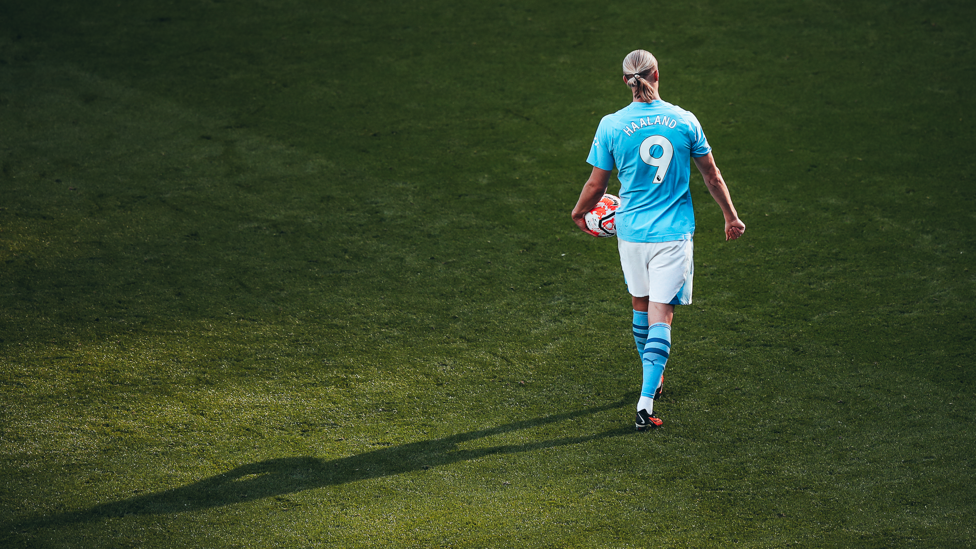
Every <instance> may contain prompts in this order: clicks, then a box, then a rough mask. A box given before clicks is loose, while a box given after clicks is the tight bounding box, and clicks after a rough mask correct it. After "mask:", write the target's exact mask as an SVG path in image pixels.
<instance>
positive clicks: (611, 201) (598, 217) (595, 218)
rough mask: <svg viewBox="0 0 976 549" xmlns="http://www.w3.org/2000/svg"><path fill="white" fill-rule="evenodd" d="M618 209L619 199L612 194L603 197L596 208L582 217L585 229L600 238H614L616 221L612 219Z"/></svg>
mask: <svg viewBox="0 0 976 549" xmlns="http://www.w3.org/2000/svg"><path fill="white" fill-rule="evenodd" d="M619 207H620V199H619V198H617V197H616V196H613V195H612V194H605V195H603V198H601V199H600V201H599V202H597V204H596V207H595V208H593V209H592V210H590V211H589V212H587V214H586V215H585V216H584V217H583V219H585V220H586V228H587V229H589V230H591V231H593V232H595V233H596V235H597V236H599V237H601V238H605V237H608V236H616V234H617V221H616V219H614V215H615V214H616V212H617V208H619Z"/></svg>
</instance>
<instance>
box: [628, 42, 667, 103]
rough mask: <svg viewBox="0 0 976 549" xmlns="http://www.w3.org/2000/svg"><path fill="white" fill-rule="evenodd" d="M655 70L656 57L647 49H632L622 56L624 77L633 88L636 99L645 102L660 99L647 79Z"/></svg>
mask: <svg viewBox="0 0 976 549" xmlns="http://www.w3.org/2000/svg"><path fill="white" fill-rule="evenodd" d="M656 70H657V59H655V58H654V56H653V55H651V52H649V51H645V50H634V51H632V52H630V53H629V54H627V57H624V77H625V78H626V79H627V85H628V86H630V87H631V88H634V96H635V97H636V98H637V99H640V100H641V101H645V102H647V103H650V102H651V101H654V100H655V99H660V97H658V96H657V93H656V92H655V91H654V87H653V86H652V85H651V82H650V81H649V80H647V78H648V77H649V76H650V75H651V73H652V72H654V71H656Z"/></svg>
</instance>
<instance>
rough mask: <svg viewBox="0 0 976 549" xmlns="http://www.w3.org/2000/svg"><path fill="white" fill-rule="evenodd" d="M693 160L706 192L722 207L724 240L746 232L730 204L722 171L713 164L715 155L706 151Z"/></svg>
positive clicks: (744, 226) (730, 198)
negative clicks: (706, 189) (706, 188)
mask: <svg viewBox="0 0 976 549" xmlns="http://www.w3.org/2000/svg"><path fill="white" fill-rule="evenodd" d="M694 160H695V166H697V167H698V171H700V172H701V174H702V177H703V178H704V179H705V185H706V186H707V187H708V192H709V193H711V195H712V198H714V199H715V202H716V203H717V204H718V207H719V208H722V215H724V216H725V240H735V239H737V238H739V237H740V236H742V233H744V232H746V224H745V223H743V222H742V220H741V219H739V214H738V213H736V211H735V206H733V205H732V197H731V196H729V187H728V186H727V185H726V184H725V179H723V178H722V172H720V171H719V169H718V166H717V165H716V164H715V157H713V156H712V153H708V154H706V155H705V156H699V157H695V158H694Z"/></svg>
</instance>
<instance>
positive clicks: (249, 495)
mask: <svg viewBox="0 0 976 549" xmlns="http://www.w3.org/2000/svg"><path fill="white" fill-rule="evenodd" d="M625 402H629V401H624V400H621V401H620V402H616V403H614V404H608V405H604V406H598V407H593V408H585V409H583V410H577V411H574V412H567V413H562V414H554V415H550V416H545V417H540V418H532V419H527V420H524V421H517V422H513V423H508V424H505V425H500V426H498V427H492V428H488V429H481V430H477V431H469V432H467V433H460V434H457V435H451V436H448V437H444V438H439V439H435V440H429V441H422V442H413V443H410V444H403V445H400V446H394V447H390V448H384V449H381V450H375V451H372V452H367V453H365V454H359V455H356V456H350V457H346V458H339V459H332V460H323V459H318V458H312V457H291V458H278V459H269V460H266V461H262V462H259V463H251V464H248V465H242V466H240V467H237V468H236V469H233V470H231V471H228V472H226V473H223V474H220V475H216V476H212V477H210V478H206V479H203V480H201V481H199V482H194V483H193V484H188V485H186V486H183V487H180V488H174V489H172V490H166V491H164V492H158V493H155V494H146V495H141V496H136V497H132V498H129V499H124V500H121V501H116V502H112V503H104V504H101V505H96V506H94V507H91V508H89V509H85V510H81V511H72V512H67V513H61V514H58V515H52V516H47V517H40V518H36V519H29V520H26V521H21V522H17V523H13V524H10V523H8V525H7V527H5V528H4V529H3V530H4V531H6V532H22V533H23V532H26V531H30V530H36V529H40V528H45V527H56V526H64V525H68V524H72V523H82V522H94V521H97V520H101V519H104V518H107V517H125V516H138V515H161V514H171V513H182V512H187V511H197V510H201V509H210V508H214V507H222V506H225V505H232V504H235V503H241V502H246V501H252V500H257V499H263V498H268V497H273V496H282V495H287V494H293V493H296V492H302V491H304V490H311V489H315V488H322V487H326V486H335V485H339V484H344V483H347V482H355V481H358V480H365V479H372V478H378V477H386V476H393V475H398V474H401V473H406V472H410V471H416V470H425V469H430V468H432V467H438V466H442V465H449V464H451V463H455V462H459V461H467V460H473V459H478V458H482V457H485V456H491V455H496V454H516V453H520V452H530V451H533V450H541V449H545V448H553V447H557V446H566V445H571V444H581V443H584V442H589V441H593V440H600V439H605V438H610V437H615V436H621V435H624V434H628V433H633V431H632V430H630V429H625V428H624V427H623V426H621V427H620V428H617V429H612V430H608V431H604V432H601V433H596V434H588V435H579V436H569V437H562V438H554V439H550V440H542V441H536V442H529V443H525V444H506V445H500V446H490V447H485V448H475V449H470V450H464V449H458V448H457V446H458V445H459V444H461V443H464V442H469V441H473V440H476V439H480V438H485V437H490V436H494V435H499V434H502V433H508V432H511V431H518V430H522V429H529V428H534V427H540V426H544V425H548V424H551V423H556V422H560V421H566V420H571V419H576V418H580V417H584V416H588V415H592V414H596V413H599V412H603V411H607V410H611V409H615V408H619V407H621V406H624V405H625Z"/></svg>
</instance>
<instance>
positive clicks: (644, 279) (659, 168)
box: [572, 50, 746, 431]
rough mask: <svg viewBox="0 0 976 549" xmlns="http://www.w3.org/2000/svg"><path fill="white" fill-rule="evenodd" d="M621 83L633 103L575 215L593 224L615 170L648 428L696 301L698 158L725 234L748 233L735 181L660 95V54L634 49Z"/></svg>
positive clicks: (599, 154) (692, 124)
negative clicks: (685, 312)
mask: <svg viewBox="0 0 976 549" xmlns="http://www.w3.org/2000/svg"><path fill="white" fill-rule="evenodd" d="M623 73H624V75H623V79H624V83H626V84H627V85H628V86H630V88H631V92H632V94H633V102H632V103H631V104H630V105H627V106H626V107H624V108H623V109H620V110H619V111H617V112H615V113H613V114H609V115H607V116H604V117H603V119H602V120H601V121H600V125H599V126H598V127H597V130H596V137H594V139H593V145H592V146H591V147H590V153H589V156H588V157H587V159H586V161H587V162H588V163H589V164H590V165H591V166H593V171H592V172H591V173H590V177H589V179H588V180H587V181H586V184H585V185H583V191H582V192H581V193H580V197H579V201H578V202H577V203H576V207H575V208H573V213H572V216H573V221H574V222H575V223H576V225H577V226H579V228H580V229H581V230H583V231H584V232H586V233H589V234H592V235H594V236H596V234H595V233H593V232H592V231H590V230H589V229H587V227H586V221H585V219H584V216H585V215H586V213H587V212H589V211H590V210H592V209H593V208H594V206H596V204H597V202H599V200H600V198H602V197H603V194H604V193H605V192H606V190H607V184H608V182H609V181H610V174H611V172H612V170H613V169H614V167H616V168H617V179H619V180H620V202H621V203H620V208H619V209H618V210H617V212H616V215H615V218H616V226H617V247H618V251H619V252H620V264H621V266H622V267H623V272H624V280H625V282H626V283H627V289H628V291H629V292H630V294H631V296H632V297H631V301H632V303H633V309H634V341H635V343H636V344H637V352H638V353H639V355H640V357H641V362H642V365H643V384H642V385H641V394H640V399H639V400H638V401H637V419H636V426H637V430H638V431H643V430H646V429H649V428H653V427H660V426H661V425H662V423H663V422H662V421H661V419H659V418H658V417H657V416H656V415H655V413H654V398H655V397H656V396H658V395H659V394H660V393H659V391H658V390H659V387H661V383H662V380H663V375H664V368H665V365H666V364H667V361H668V355H669V354H670V352H671V321H672V319H673V318H674V306H675V305H689V304H691V289H692V277H693V275H694V263H693V259H692V249H693V243H692V237H693V235H694V233H695V217H694V211H693V209H692V205H691V189H690V186H689V179H690V176H691V161H692V160H694V162H695V166H697V168H698V171H700V172H701V174H702V177H703V178H704V179H705V185H706V186H707V187H708V191H709V192H710V193H711V195H712V198H714V199H715V202H716V203H718V205H719V207H720V208H721V209H722V214H723V215H724V216H725V239H726V241H728V240H735V239H737V238H739V237H740V236H742V234H743V233H744V232H745V230H746V226H745V223H743V222H742V220H740V219H739V215H738V214H737V213H736V211H735V207H734V206H733V205H732V199H731V197H730V196H729V190H728V187H727V186H726V185H725V180H724V179H722V173H721V172H720V171H719V169H718V167H717V166H716V165H715V159H714V158H713V157H712V148H711V147H710V146H709V145H708V141H707V140H706V139H705V134H704V133H703V132H702V128H701V125H700V124H699V123H698V119H697V118H695V115H693V114H691V113H690V112H688V111H686V110H684V109H682V108H680V107H677V106H675V105H672V104H670V103H667V102H665V101H663V100H662V99H661V94H660V91H659V88H660V79H661V74H660V71H659V70H658V64H657V59H655V58H654V56H653V55H651V54H650V52H647V51H644V50H635V51H632V52H631V53H630V54H628V55H627V57H626V58H624V62H623Z"/></svg>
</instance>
